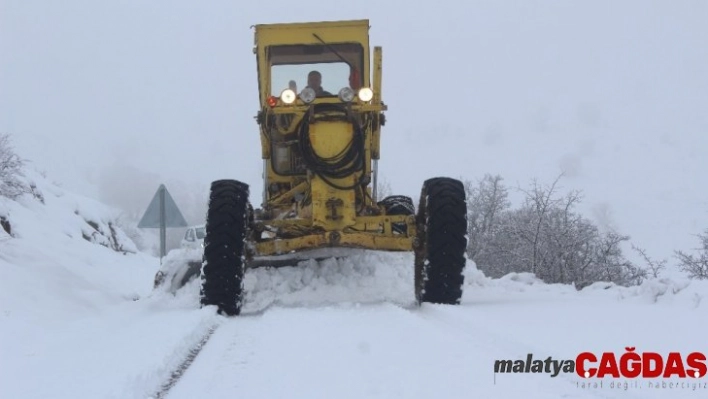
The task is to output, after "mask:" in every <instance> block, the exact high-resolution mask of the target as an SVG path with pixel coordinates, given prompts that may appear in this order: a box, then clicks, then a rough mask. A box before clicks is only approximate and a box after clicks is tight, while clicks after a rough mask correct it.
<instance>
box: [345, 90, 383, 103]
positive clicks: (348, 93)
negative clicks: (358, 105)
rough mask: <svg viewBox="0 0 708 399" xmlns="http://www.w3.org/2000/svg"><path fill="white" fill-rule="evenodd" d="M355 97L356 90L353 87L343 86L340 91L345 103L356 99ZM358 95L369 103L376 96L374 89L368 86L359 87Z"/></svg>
mask: <svg viewBox="0 0 708 399" xmlns="http://www.w3.org/2000/svg"><path fill="white" fill-rule="evenodd" d="M354 97H355V94H354V90H353V89H352V88H351V87H343V88H342V90H340V91H339V99H340V100H342V101H344V102H345V103H349V102H352V101H354ZM358 97H359V100H361V101H362V102H365V103H367V102H369V101H371V99H372V98H374V91H373V90H371V89H370V88H368V87H362V88H361V89H359V94H358Z"/></svg>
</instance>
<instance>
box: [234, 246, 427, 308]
mask: <svg viewBox="0 0 708 399" xmlns="http://www.w3.org/2000/svg"><path fill="white" fill-rule="evenodd" d="M244 288H245V290H246V303H245V305H244V311H245V312H255V311H259V310H262V309H265V308H266V307H268V306H270V305H278V306H283V307H297V306H306V307H312V306H328V305H333V304H354V303H356V304H363V303H381V302H392V303H396V304H399V305H401V306H409V305H411V304H412V303H413V302H414V300H415V296H414V292H413V254H409V253H395V252H375V251H365V250H362V251H353V252H352V254H351V256H348V257H346V258H340V259H337V258H331V259H326V260H322V261H319V262H317V261H314V260H310V261H305V262H300V263H299V265H298V266H297V267H281V268H258V269H252V270H249V271H248V273H247V274H246V278H245V281H244Z"/></svg>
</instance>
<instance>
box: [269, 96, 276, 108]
mask: <svg viewBox="0 0 708 399" xmlns="http://www.w3.org/2000/svg"><path fill="white" fill-rule="evenodd" d="M268 105H269V106H270V107H271V108H273V107H275V106H276V105H278V97H276V96H270V97H268Z"/></svg>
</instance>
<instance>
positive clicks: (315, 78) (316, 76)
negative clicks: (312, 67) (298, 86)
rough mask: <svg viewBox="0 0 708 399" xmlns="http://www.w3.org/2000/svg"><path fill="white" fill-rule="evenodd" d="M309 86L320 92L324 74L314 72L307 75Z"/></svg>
mask: <svg viewBox="0 0 708 399" xmlns="http://www.w3.org/2000/svg"><path fill="white" fill-rule="evenodd" d="M307 85H308V86H310V87H312V88H313V89H315V91H320V90H321V89H322V74H321V73H319V72H318V71H312V72H310V73H309V74H307Z"/></svg>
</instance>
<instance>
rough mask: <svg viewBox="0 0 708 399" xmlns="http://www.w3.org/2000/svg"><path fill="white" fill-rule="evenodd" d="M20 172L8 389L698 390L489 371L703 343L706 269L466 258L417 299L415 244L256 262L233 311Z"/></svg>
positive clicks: (9, 206) (4, 208)
mask: <svg viewBox="0 0 708 399" xmlns="http://www.w3.org/2000/svg"><path fill="white" fill-rule="evenodd" d="M32 178H33V179H35V180H36V183H37V187H38V189H39V190H40V191H41V192H42V194H43V196H44V204H42V203H41V202H40V201H38V200H36V199H33V198H31V197H27V198H24V199H22V200H20V201H18V202H12V201H9V200H2V202H0V215H2V216H5V217H7V218H9V220H11V221H12V226H13V228H12V233H13V237H10V236H9V235H7V234H4V235H3V236H0V273H2V275H3V276H2V277H3V278H2V279H0V318H1V320H2V323H0V337H1V339H0V359H1V362H0V368H1V370H0V397H2V398H6V397H7V398H50V397H51V398H72V399H73V398H148V397H168V398H194V397H210V398H234V397H243V398H256V397H258V398H282V397H288V398H333V397H337V398H431V397H448V398H469V397H484V398H520V397H523V398H663V397H671V398H679V397H685V398H703V397H706V396H708V388H703V387H697V388H698V389H696V390H692V389H690V387H689V388H687V389H669V388H660V389H653V388H652V389H650V388H649V387H648V381H641V383H642V384H644V385H643V387H642V388H639V387H629V388H628V389H627V390H624V389H623V388H620V389H617V388H610V387H609V386H607V384H606V385H605V386H604V387H602V388H591V389H587V388H582V387H581V386H580V385H579V384H580V383H581V382H582V381H581V380H580V379H579V378H578V377H577V376H575V375H560V376H558V377H555V378H552V377H549V376H548V375H545V374H543V375H534V374H524V375H521V374H497V375H495V374H494V372H493V371H494V370H493V367H494V361H495V360H500V359H524V358H526V356H527V354H528V353H532V354H533V355H534V356H536V357H538V358H543V359H545V358H546V357H548V356H553V357H554V358H555V359H571V358H574V357H575V356H577V354H578V353H580V352H583V351H593V352H598V353H601V352H605V351H613V352H616V353H617V354H618V355H619V354H621V353H623V351H624V348H625V347H626V346H636V347H637V348H638V349H637V350H638V351H656V352H661V353H665V352H668V351H680V352H682V353H688V352H692V351H703V352H704V353H706V352H708V348H707V347H706V340H705V337H706V336H707V334H706V333H708V324H706V323H705V319H704V315H705V313H706V306H707V305H706V302H705V300H704V299H705V298H706V296H708V284H707V283H705V282H695V281H694V282H689V281H687V280H672V279H665V280H656V281H648V282H646V283H645V284H643V285H642V286H639V287H631V288H623V287H616V286H612V285H611V284H602V283H598V284H595V285H592V286H589V287H587V288H585V289H583V290H582V291H577V290H575V288H573V287H570V286H561V285H547V284H544V283H542V282H540V281H539V280H537V279H536V278H535V277H534V276H532V275H528V274H513V275H508V276H506V277H504V278H502V279H498V280H492V279H488V278H486V277H485V276H484V275H483V274H482V273H481V272H479V271H477V270H476V269H475V267H474V264H473V263H471V262H470V263H469V266H468V269H467V270H466V286H465V294H464V297H463V303H462V304H461V305H460V306H454V307H449V306H436V305H424V306H423V307H422V308H417V307H415V306H414V300H413V299H414V298H413V291H412V282H413V270H412V264H413V259H412V256H411V255H410V254H395V253H375V252H368V251H360V252H358V253H357V254H356V255H354V256H353V257H352V258H350V259H347V260H342V261H334V260H329V261H323V262H321V263H317V262H304V263H302V264H301V265H300V267H297V268H292V267H289V268H279V269H258V270H250V271H249V272H248V274H247V276H246V284H245V285H246V289H247V303H246V305H245V307H244V314H243V315H242V316H240V317H237V318H231V319H227V318H223V317H220V316H217V315H215V312H214V309H211V308H206V309H200V308H199V305H198V292H199V287H198V281H196V280H194V281H192V282H190V283H189V284H188V285H187V286H185V287H184V288H183V289H181V290H178V291H177V292H176V293H174V294H173V293H171V292H169V290H165V289H158V290H153V289H152V284H153V277H154V274H155V272H156V271H157V270H158V267H159V262H158V260H157V259H155V258H153V257H150V256H147V255H143V254H136V253H130V252H129V250H132V248H131V247H130V243H129V242H127V241H126V240H124V239H123V238H120V239H117V240H115V242H116V243H120V244H122V245H123V248H124V249H125V250H126V251H128V252H127V253H125V254H124V253H121V252H116V251H115V250H114V249H111V248H107V247H105V246H103V245H101V243H104V244H106V241H105V240H107V239H108V238H107V237H106V236H104V235H102V234H98V235H94V236H95V237H94V239H92V240H91V241H88V240H86V239H85V238H84V235H87V236H89V238H90V236H91V235H92V234H93V232H100V231H104V232H105V231H110V229H109V228H108V224H109V222H110V221H111V220H112V216H113V214H112V211H111V210H110V209H108V208H106V207H104V206H102V205H101V204H98V203H95V202H94V201H91V200H89V199H86V198H83V197H79V196H75V195H72V194H70V193H67V192H65V191H64V190H62V189H60V188H59V187H56V186H54V185H51V184H49V183H47V182H46V181H44V180H43V179H42V178H41V176H33V177H32ZM87 220H89V221H91V222H92V223H93V224H94V225H96V226H97V227H98V228H97V229H94V228H93V227H91V225H90V224H89V223H88V222H87ZM107 229H108V230H107ZM0 234H1V233H0ZM109 235H110V234H109ZM116 236H120V233H116ZM109 246H110V243H109ZM189 258H192V259H198V254H195V253H179V252H175V253H173V254H171V255H170V256H169V257H168V258H167V259H166V260H165V267H167V268H169V267H173V266H175V265H177V264H179V263H180V260H182V261H185V260H187V259H189ZM707 379H708V378H705V377H704V378H702V379H701V380H700V381H702V382H703V383H705V380H707ZM623 381H624V380H623ZM608 382H609V381H608ZM688 382H691V383H694V382H696V380H690V381H688Z"/></svg>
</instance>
